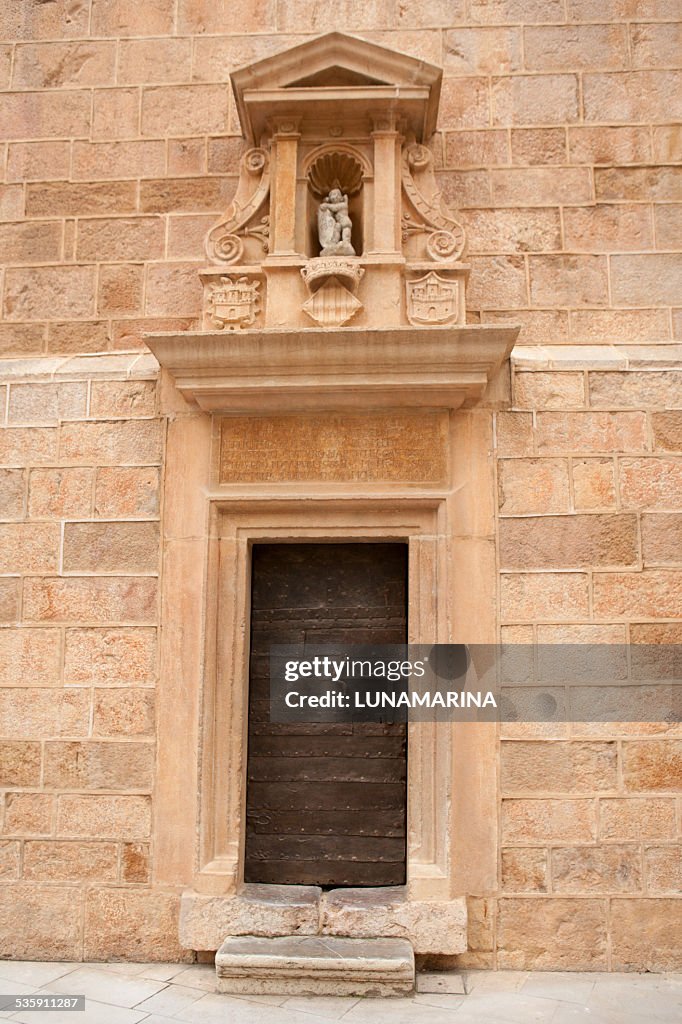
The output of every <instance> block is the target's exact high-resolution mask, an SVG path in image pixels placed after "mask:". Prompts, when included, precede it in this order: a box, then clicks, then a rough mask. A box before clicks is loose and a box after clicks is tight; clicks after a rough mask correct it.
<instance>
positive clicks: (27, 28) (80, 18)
mask: <svg viewBox="0 0 682 1024" xmlns="http://www.w3.org/2000/svg"><path fill="white" fill-rule="evenodd" d="M89 16H90V4H89V2H88V0H54V2H53V3H49V4H28V5H26V4H22V5H21V6H18V5H16V4H6V5H5V4H3V6H2V8H0V38H2V39H70V38H78V37H83V36H87V34H88V19H89Z"/></svg>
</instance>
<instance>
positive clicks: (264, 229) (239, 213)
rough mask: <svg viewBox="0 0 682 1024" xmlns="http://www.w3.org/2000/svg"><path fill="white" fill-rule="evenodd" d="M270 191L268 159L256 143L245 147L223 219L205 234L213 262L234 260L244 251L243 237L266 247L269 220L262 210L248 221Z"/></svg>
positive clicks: (265, 152)
mask: <svg viewBox="0 0 682 1024" xmlns="http://www.w3.org/2000/svg"><path fill="white" fill-rule="evenodd" d="M269 194H270V159H269V155H268V153H267V151H266V150H265V149H262V148H260V147H254V148H253V149H248V150H247V151H246V153H244V155H243V157H242V159H241V163H240V173H239V184H238V186H237V192H236V194H235V196H234V199H233V200H232V202H231V203H230V205H229V207H228V209H227V213H226V214H225V216H224V217H223V219H222V220H221V221H220V222H219V223H218V224H216V226H215V227H214V228H212V229H211V231H210V232H209V234H208V236H207V238H206V252H207V255H208V257H209V259H210V260H212V261H213V262H215V263H224V264H230V263H238V262H239V261H240V260H241V258H242V255H243V253H244V241H243V239H244V238H249V237H256V238H258V239H259V240H260V242H261V244H262V247H263V251H264V252H267V251H268V246H269V228H270V220H269V216H268V215H267V214H266V215H264V216H261V218H260V220H259V221H258V222H257V223H256V224H254V225H249V221H250V220H251V219H252V218H253V217H255V216H256V214H257V213H258V212H259V210H260V209H261V207H262V206H263V205H264V204H265V203H266V201H267V199H268V197H269Z"/></svg>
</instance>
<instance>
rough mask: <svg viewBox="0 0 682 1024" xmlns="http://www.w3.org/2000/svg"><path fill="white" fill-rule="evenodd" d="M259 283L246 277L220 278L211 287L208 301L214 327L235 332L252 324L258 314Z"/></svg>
mask: <svg viewBox="0 0 682 1024" xmlns="http://www.w3.org/2000/svg"><path fill="white" fill-rule="evenodd" d="M259 288H260V281H250V280H249V279H248V277H239V278H236V279H235V278H232V277H221V278H220V283H219V284H216V285H214V286H213V288H212V289H211V293H210V299H209V312H210V315H211V318H212V320H213V322H214V323H215V325H216V327H219V328H220V329H221V330H222V329H223V328H225V327H227V328H228V329H230V330H235V329H237V328H239V327H248V326H249V325H250V324H252V323H254V321H255V319H256V316H257V315H258V313H259V312H260V295H259V294H258V289H259Z"/></svg>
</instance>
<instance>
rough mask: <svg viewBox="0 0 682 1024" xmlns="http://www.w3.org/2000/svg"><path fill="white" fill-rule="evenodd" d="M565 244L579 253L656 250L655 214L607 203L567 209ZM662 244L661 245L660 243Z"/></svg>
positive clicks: (638, 207)
mask: <svg viewBox="0 0 682 1024" xmlns="http://www.w3.org/2000/svg"><path fill="white" fill-rule="evenodd" d="M564 240H565V245H566V248H567V249H570V250H573V251H575V252H614V251H616V252H623V251H627V250H628V249H637V250H641V249H652V248H653V247H654V244H653V243H654V235H653V224H652V219H651V212H650V210H648V209H647V208H646V207H645V206H640V205H632V206H626V205H625V204H622V203H621V204H618V205H617V206H614V205H611V204H608V203H605V204H604V205H601V206H577V207H567V208H566V209H565V210H564ZM659 244H660V243H659Z"/></svg>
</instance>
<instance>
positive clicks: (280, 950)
mask: <svg viewBox="0 0 682 1024" xmlns="http://www.w3.org/2000/svg"><path fill="white" fill-rule="evenodd" d="M215 965H216V975H217V988H218V991H219V992H232V993H235V994H246V995H252V994H261V993H262V994H268V995H333V996H393V995H404V994H405V993H406V992H412V991H413V990H414V953H413V951H412V946H411V945H410V943H409V942H407V941H406V940H405V939H346V938H336V937H334V936H324V937H317V936H313V935H286V936H282V937H280V938H276V939H264V938H259V937H256V936H252V935H246V936H230V937H229V938H227V939H225V941H224V942H223V944H222V946H221V947H220V949H219V950H218V952H217V953H216V958H215Z"/></svg>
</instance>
